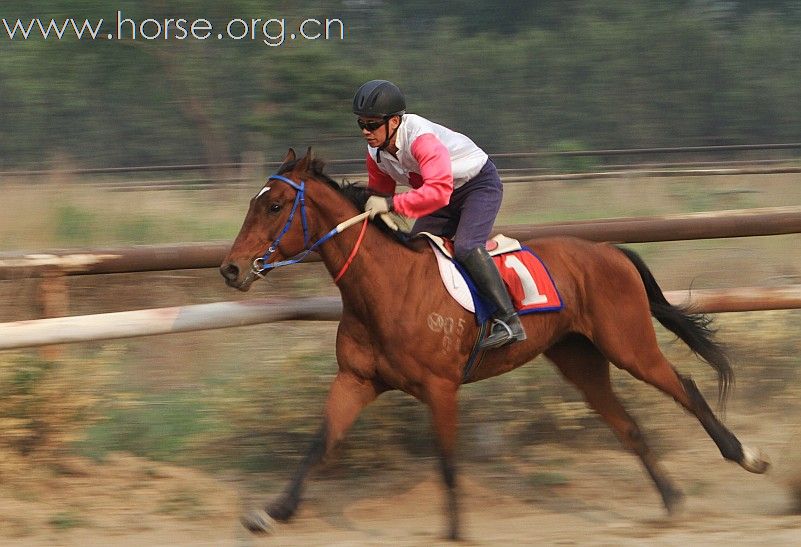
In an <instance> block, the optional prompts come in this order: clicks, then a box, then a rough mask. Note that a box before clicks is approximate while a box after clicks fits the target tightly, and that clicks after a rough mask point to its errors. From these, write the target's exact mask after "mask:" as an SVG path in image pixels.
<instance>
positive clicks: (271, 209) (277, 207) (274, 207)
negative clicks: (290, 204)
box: [270, 203, 281, 213]
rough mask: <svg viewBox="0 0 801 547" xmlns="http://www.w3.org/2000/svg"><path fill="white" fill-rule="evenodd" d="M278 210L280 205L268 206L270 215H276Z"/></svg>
mask: <svg viewBox="0 0 801 547" xmlns="http://www.w3.org/2000/svg"><path fill="white" fill-rule="evenodd" d="M280 210H281V204H280V203H273V204H271V205H270V212H271V213H277V212H278V211H280Z"/></svg>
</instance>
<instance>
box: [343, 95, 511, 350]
mask: <svg viewBox="0 0 801 547" xmlns="http://www.w3.org/2000/svg"><path fill="white" fill-rule="evenodd" d="M353 113H354V114H356V115H357V116H358V119H357V122H358V124H359V128H361V130H362V137H364V139H365V140H366V141H367V173H368V183H367V187H368V189H370V190H372V191H373V192H375V194H376V195H373V196H371V197H370V198H369V199H368V200H367V203H366V205H365V211H368V212H369V213H370V218H374V217H375V215H378V214H382V213H387V212H390V211H395V212H397V213H398V214H401V215H403V216H406V217H411V218H414V219H416V221H415V223H414V227H413V229H412V234H417V233H420V232H431V233H433V234H436V235H439V236H443V237H448V238H452V239H453V245H454V256H455V258H456V260H457V261H458V262H459V264H461V265H462V266H463V267H464V268H465V270H467V272H468V274H469V275H470V277H471V279H472V280H473V282H474V283H475V285H476V287H477V289H478V292H479V293H480V294H481V296H482V297H484V299H486V300H487V301H488V302H489V303H490V304H491V305H492V306H493V307H494V308H495V312H494V314H493V323H492V329H491V331H490V333H489V334H488V335H487V337H486V338H485V339H484V340H483V341H482V343H481V346H480V347H481V348H482V349H489V348H497V347H501V346H503V345H506V344H509V343H511V342H516V341H521V340H525V339H526V333H525V330H524V329H523V325H522V324H521V323H520V318H519V317H518V315H517V312H516V311H515V308H514V306H513V305H512V301H511V299H510V298H509V293H508V292H507V291H506V286H505V285H504V283H503V280H502V279H501V275H500V273H499V272H498V269H497V268H496V266H495V263H494V262H493V260H492V258H491V257H490V256H489V254H488V253H487V250H486V248H485V246H484V243H485V242H486V241H487V238H488V237H489V235H490V231H491V230H492V226H493V223H494V222H495V217H496V216H497V214H498V210H499V209H500V207H501V198H502V197H503V186H502V184H501V179H500V177H499V176H498V172H497V171H496V169H495V165H494V164H493V163H492V161H490V160H489V158H488V156H487V154H486V153H485V152H484V151H483V150H482V149H481V148H479V147H478V146H476V144H475V143H474V142H473V141H472V140H470V139H469V138H468V137H466V136H465V135H462V134H461V133H457V132H455V131H452V130H450V129H448V128H447V127H443V126H441V125H438V124H436V123H433V122H431V121H429V120H427V119H425V118H423V117H421V116H418V115H416V114H406V100H405V98H404V97H403V94H402V93H401V91H400V89H398V87H397V86H395V85H394V84H393V83H392V82H388V81H386V80H371V81H369V82H367V83H365V84H364V85H362V86H361V87H360V88H359V89H358V91H356V95H355V96H354V97H353ZM397 183H402V184H406V185H408V186H410V187H411V188H412V189H411V190H410V191H408V192H405V193H401V194H395V185H396V184H397Z"/></svg>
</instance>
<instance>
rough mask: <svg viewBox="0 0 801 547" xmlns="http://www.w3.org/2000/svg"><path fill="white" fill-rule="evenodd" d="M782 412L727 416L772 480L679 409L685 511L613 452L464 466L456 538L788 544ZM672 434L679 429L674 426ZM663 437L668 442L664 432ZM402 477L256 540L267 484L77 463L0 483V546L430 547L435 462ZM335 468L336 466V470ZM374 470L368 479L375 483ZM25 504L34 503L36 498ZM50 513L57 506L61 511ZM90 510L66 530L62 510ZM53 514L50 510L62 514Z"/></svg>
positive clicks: (125, 460)
mask: <svg viewBox="0 0 801 547" xmlns="http://www.w3.org/2000/svg"><path fill="white" fill-rule="evenodd" d="M790 422H791V420H789V419H785V418H779V419H777V418H776V416H766V415H762V416H749V417H746V416H744V415H742V414H738V415H736V416H730V419H729V420H728V423H729V424H730V425H731V426H732V427H733V429H735V430H736V431H738V433H739V434H740V435H741V438H742V439H743V440H744V441H745V442H746V443H751V444H753V445H758V446H760V447H762V448H763V449H765V450H766V451H768V452H769V453H770V455H771V456H772V458H773V462H774V464H775V465H774V468H773V471H772V473H771V474H770V475H767V476H756V475H751V474H749V473H747V472H745V471H743V470H741V469H740V468H739V467H738V466H736V465H734V464H729V463H726V462H724V461H722V460H721V458H720V457H719V455H718V453H717V451H716V449H715V448H714V446H713V445H712V443H711V441H709V440H708V439H707V438H706V437H705V436H704V434H703V432H702V431H700V427H694V424H693V422H692V421H691V420H690V419H689V418H687V417H683V416H682V415H681V414H680V413H678V410H677V421H676V424H675V427H676V428H678V429H676V430H674V431H673V432H672V434H671V437H674V438H675V437H677V436H680V437H683V438H684V442H683V443H682V444H683V445H684V446H683V447H682V448H677V449H676V450H672V451H670V452H669V453H668V454H667V456H666V457H665V460H664V461H665V464H666V467H667V468H668V470H669V471H670V472H671V473H672V475H673V477H674V478H675V479H676V481H677V482H678V484H679V485H680V486H681V487H682V488H683V489H684V491H685V494H686V495H687V502H686V507H685V511H684V513H683V515H682V516H680V517H677V518H668V517H666V516H665V515H664V512H663V509H662V507H661V504H660V501H659V499H658V497H657V494H656V492H655V490H654V489H653V487H652V486H651V485H650V483H649V482H648V480H647V478H646V477H645V476H644V474H643V472H642V471H641V470H640V468H639V464H638V463H637V461H636V459H635V458H634V457H633V456H631V455H629V454H627V453H625V452H623V451H622V450H619V449H616V448H612V447H609V448H575V447H570V446H566V445H564V444H561V443H560V444H556V443H545V444H540V445H537V446H534V447H531V448H530V449H529V450H528V451H526V453H524V454H520V455H517V456H518V457H516V458H515V459H514V460H513V459H511V458H506V457H503V458H501V459H500V460H496V461H493V462H492V463H480V464H479V463H471V464H466V465H463V466H462V474H461V486H462V492H463V498H462V499H463V508H464V536H465V542H464V543H463V544H466V545H610V546H612V545H632V546H633V545H645V544H647V545H733V544H736V545H772V546H775V545H788V546H789V545H798V544H801V516H798V515H795V514H793V513H792V511H793V508H794V499H793V496H792V495H791V492H790V490H789V489H788V487H787V486H786V485H787V481H788V480H789V479H790V478H792V476H793V475H794V474H795V470H796V469H797V467H796V464H797V460H796V459H795V458H794V457H792V455H790V454H789V453H788V447H790V446H792V439H791V435H790V432H791V431H792V429H793V427H792V425H791V423H790ZM679 429H680V430H679ZM671 442H673V441H671ZM402 463H403V466H404V467H405V468H406V469H407V472H406V473H398V472H390V471H378V472H376V473H375V474H374V476H373V477H364V476H362V477H361V478H357V479H351V480H345V479H343V478H342V477H341V476H340V477H339V478H337V479H325V478H322V479H321V480H317V481H313V482H312V483H311V485H310V488H309V490H308V492H307V496H306V501H305V503H304V505H303V506H302V509H301V511H300V513H299V515H298V516H297V518H296V519H295V520H294V521H293V522H291V523H289V524H279V525H277V527H276V529H275V532H274V534H273V535H272V536H267V537H254V536H251V535H249V534H248V533H247V532H245V531H244V530H243V529H242V528H241V527H240V526H239V525H238V522H237V518H238V515H239V514H240V512H241V511H242V510H243V509H244V508H245V507H250V506H252V505H253V504H256V503H257V502H258V501H259V500H262V499H265V498H267V497H269V496H270V495H271V494H274V493H276V492H277V491H278V490H279V489H280V487H281V482H280V481H279V480H278V479H277V478H276V479H275V480H274V481H269V482H268V484H269V486H266V487H265V489H266V490H265V491H264V492H263V493H262V492H257V489H256V488H254V487H253V485H252V484H251V485H246V484H245V483H244V482H241V480H234V479H231V478H227V479H212V478H210V477H208V476H204V475H203V474H201V473H198V472H196V471H191V470H187V469H181V468H177V467H171V466H167V465H163V464H154V463H152V462H148V461H146V460H140V459H137V458H133V457H130V456H125V455H117V456H114V457H113V458H111V460H110V461H108V462H107V463H106V464H105V465H95V464H85V467H83V468H80V469H79V471H81V472H82V474H83V475H84V476H61V477H53V478H51V479H50V480H49V481H44V482H38V483H37V484H39V486H36V487H31V488H35V489H36V490H35V491H28V492H26V488H25V485H24V483H18V484H16V485H14V484H8V483H5V484H4V485H3V487H2V488H0V514H2V517H0V543H2V544H4V545H5V544H8V545H31V546H41V545H69V546H72V545H75V546H78V545H122V546H129V545H131V546H132V545H220V546H229V545H230V546H254V547H257V546H268V545H276V546H278V545H280V546H301V545H302V546H308V545H320V546H322V545H327V546H328V545H402V546H423V545H439V544H446V543H447V542H445V541H443V540H442V539H441V535H440V534H441V532H442V530H443V515H442V513H441V510H440V508H441V505H442V492H441V489H440V484H439V478H438V476H437V474H436V473H435V472H434V467H435V466H434V462H433V461H432V460H431V459H428V458H423V459H413V458H410V459H408V461H407V460H404V462H402ZM335 475H338V473H335ZM370 479H374V482H373V481H371V480H370ZM34 500H35V501H34ZM59 508H60V509H59ZM72 509H76V510H77V511H76V514H81V515H89V516H88V518H87V517H83V518H84V519H85V520H84V521H83V522H80V523H77V524H76V523H72V525H70V526H65V525H62V523H59V522H56V521H54V518H53V515H54V514H61V515H62V517H63V519H68V518H69V515H70V514H71V510H72ZM59 510H60V511H61V512H60V513H59V512H58V511H59Z"/></svg>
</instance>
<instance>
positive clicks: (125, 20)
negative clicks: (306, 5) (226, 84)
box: [0, 11, 345, 47]
mask: <svg viewBox="0 0 801 547" xmlns="http://www.w3.org/2000/svg"><path fill="white" fill-rule="evenodd" d="M70 38H77V39H78V40H87V41H91V40H119V41H122V40H146V41H154V40H161V41H167V42H168V41H172V40H178V41H183V40H199V41H204V40H235V41H247V42H260V43H263V44H264V45H267V46H270V47H276V46H281V45H283V44H285V43H287V42H290V41H295V40H299V41H302V40H310V41H313V40H324V41H342V40H344V39H345V24H344V23H343V22H342V20H341V19H336V18H319V19H318V18H314V17H309V18H306V19H303V20H302V21H299V22H298V23H297V24H294V23H292V22H291V21H289V20H287V18H283V17H282V18H275V17H250V18H238V17H237V18H232V19H229V20H228V21H227V22H226V23H224V24H220V25H215V24H214V23H212V21H210V20H209V19H205V18H202V17H201V18H196V19H191V18H187V17H169V18H161V19H156V18H146V19H138V20H137V19H134V18H131V17H127V16H125V15H124V14H123V13H122V12H121V11H117V14H116V19H114V20H107V19H104V18H98V19H73V18H71V17H67V18H64V19H42V18H38V17H36V18H31V19H7V18H3V19H2V28H0V39H7V40H17V41H23V40H37V39H41V40H55V41H59V40H65V39H70Z"/></svg>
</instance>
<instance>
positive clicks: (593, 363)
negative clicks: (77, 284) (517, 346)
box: [545, 335, 684, 514]
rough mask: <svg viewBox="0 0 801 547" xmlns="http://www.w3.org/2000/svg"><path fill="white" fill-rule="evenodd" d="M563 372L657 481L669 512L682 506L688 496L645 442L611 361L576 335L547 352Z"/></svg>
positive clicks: (657, 486)
mask: <svg viewBox="0 0 801 547" xmlns="http://www.w3.org/2000/svg"><path fill="white" fill-rule="evenodd" d="M545 356H546V357H548V358H549V359H550V360H551V361H553V362H554V364H556V366H557V367H558V368H559V371H560V372H561V373H562V375H563V376H564V377H565V378H567V379H568V380H569V381H570V382H572V383H573V384H574V385H575V386H576V387H577V388H578V389H579V390H580V391H581V392H582V393H583V395H584V398H585V400H586V401H587V404H588V405H589V406H590V408H592V409H593V410H595V411H596V412H598V414H599V415H600V416H601V418H602V419H603V420H604V421H605V422H606V423H607V424H608V425H609V427H610V428H611V429H612V431H613V432H614V433H615V435H616V436H617V437H618V439H620V442H621V443H622V444H623V446H624V447H626V448H627V449H629V450H631V451H632V452H634V453H635V454H636V455H637V456H638V457H639V458H640V461H641V462H642V464H643V466H644V467H645V470H646V471H647V472H648V474H649V475H650V477H651V479H652V480H653V481H654V484H655V485H656V488H657V490H658V491H659V495H660V496H661V497H662V502H663V503H664V505H665V508H666V509H667V511H668V513H670V514H674V513H675V512H677V511H678V510H679V508H680V507H681V505H682V501H683V499H684V495H683V494H682V493H681V490H679V488H678V487H676V485H675V484H674V483H673V481H672V480H671V479H670V478H669V477H668V475H667V473H666V472H665V470H664V468H663V467H662V465H661V464H660V463H659V462H658V461H657V458H656V456H655V455H654V454H653V452H651V449H650V447H649V446H648V444H647V443H646V442H645V438H644V437H643V435H642V433H641V431H640V428H639V426H638V425H637V422H635V421H634V418H632V417H631V416H630V415H629V413H628V412H626V409H625V408H623V405H622V404H621V403H620V400H619V399H618V398H617V395H615V393H614V391H613V390H612V384H611V381H610V378H609V362H608V361H607V360H606V357H604V356H603V355H602V354H601V353H600V352H599V351H598V350H597V349H596V348H595V346H593V345H592V343H591V342H590V341H589V340H587V339H586V338H584V337H583V336H580V335H573V336H570V337H569V338H567V339H565V340H564V341H562V342H560V343H559V344H557V345H555V346H553V347H551V348H550V349H549V350H547V351H546V352H545Z"/></svg>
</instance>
